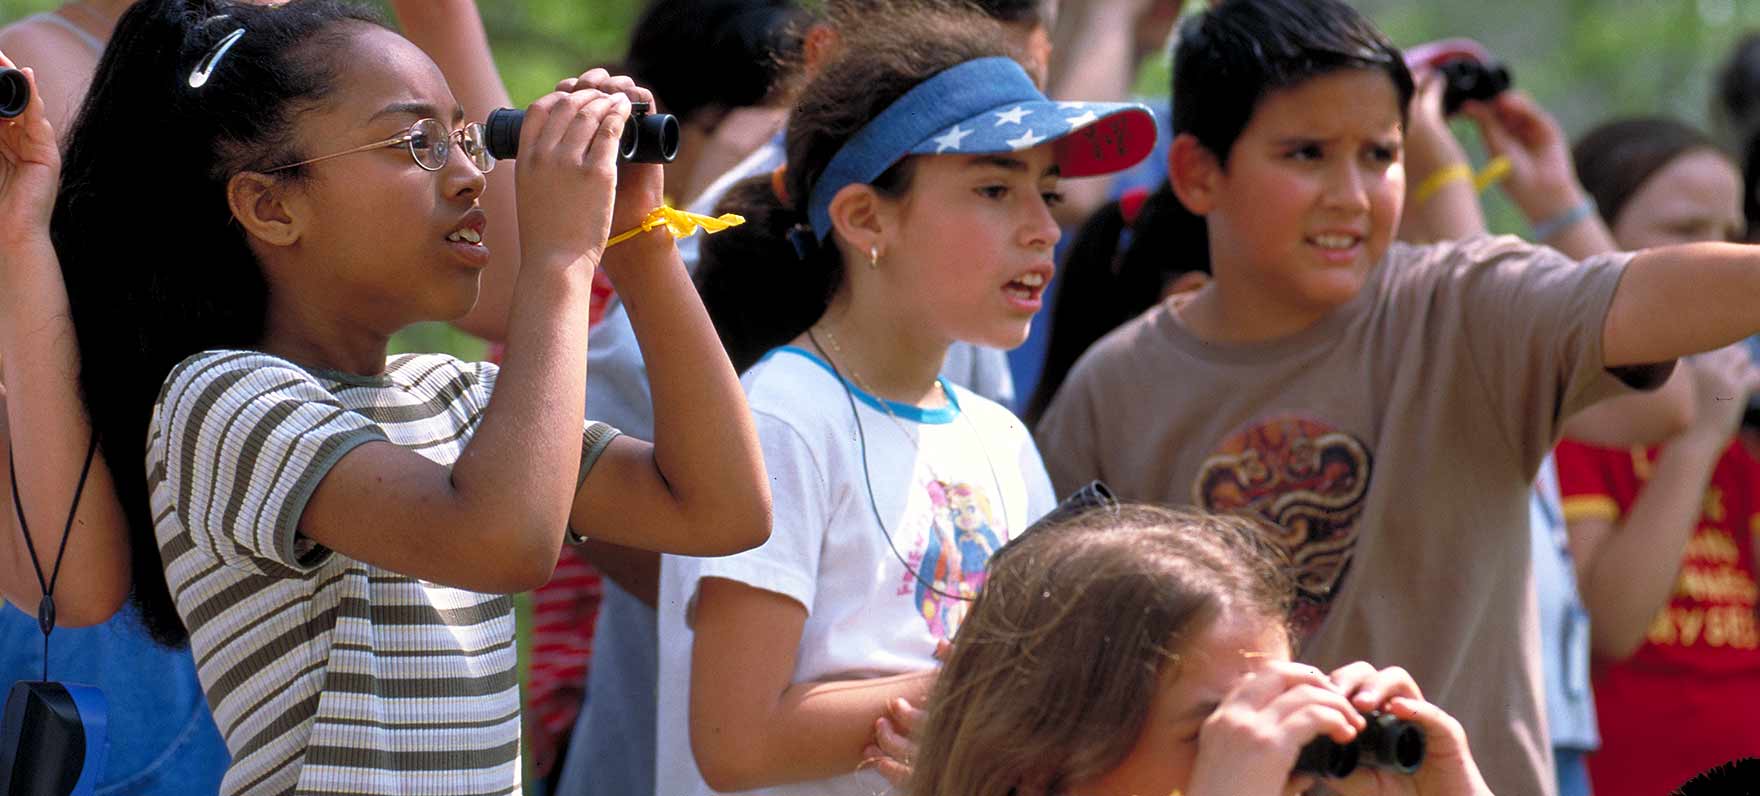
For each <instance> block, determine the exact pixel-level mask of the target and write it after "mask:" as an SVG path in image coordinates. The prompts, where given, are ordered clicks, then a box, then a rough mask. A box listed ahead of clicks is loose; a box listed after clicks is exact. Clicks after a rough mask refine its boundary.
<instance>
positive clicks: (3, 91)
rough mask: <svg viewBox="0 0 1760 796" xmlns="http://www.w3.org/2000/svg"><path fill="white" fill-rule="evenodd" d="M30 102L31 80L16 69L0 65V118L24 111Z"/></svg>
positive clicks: (11, 116) (8, 117) (6, 117)
mask: <svg viewBox="0 0 1760 796" xmlns="http://www.w3.org/2000/svg"><path fill="white" fill-rule="evenodd" d="M30 104H31V81H29V80H26V79H25V76H24V73H23V72H20V71H18V70H17V69H8V68H4V67H0V119H11V118H13V117H14V116H17V115H19V114H21V113H24V109H25V107H26V106H28V105H30Z"/></svg>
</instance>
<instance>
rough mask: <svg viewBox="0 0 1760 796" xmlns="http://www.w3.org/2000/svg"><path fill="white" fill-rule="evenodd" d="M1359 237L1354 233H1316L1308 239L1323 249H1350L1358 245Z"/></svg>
mask: <svg viewBox="0 0 1760 796" xmlns="http://www.w3.org/2000/svg"><path fill="white" fill-rule="evenodd" d="M1357 240H1358V238H1357V237H1356V236H1354V235H1316V236H1314V237H1312V238H1309V239H1308V242H1309V243H1312V244H1314V245H1315V246H1319V247H1320V248H1322V249H1341V250H1342V249H1349V248H1350V247H1352V246H1355V245H1357Z"/></svg>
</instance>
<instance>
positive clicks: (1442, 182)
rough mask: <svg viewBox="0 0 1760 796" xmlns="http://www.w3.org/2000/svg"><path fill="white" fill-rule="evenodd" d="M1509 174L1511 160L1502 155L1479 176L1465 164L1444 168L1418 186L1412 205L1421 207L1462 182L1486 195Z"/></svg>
mask: <svg viewBox="0 0 1760 796" xmlns="http://www.w3.org/2000/svg"><path fill="white" fill-rule="evenodd" d="M1509 172H1510V162H1509V158H1506V157H1504V156H1502V155H1498V156H1497V157H1494V158H1492V159H1491V160H1490V161H1489V162H1487V163H1486V164H1485V168H1483V169H1480V170H1479V173H1477V174H1474V173H1473V167H1472V166H1468V165H1467V164H1465V163H1456V164H1454V165H1452V166H1444V167H1442V168H1440V169H1437V170H1436V172H1435V173H1434V174H1431V175H1430V176H1429V177H1427V178H1425V180H1424V181H1423V182H1421V183H1419V184H1418V187H1417V189H1416V190H1414V191H1412V204H1415V205H1421V204H1423V203H1424V202H1426V201H1428V200H1429V199H1430V197H1432V196H1435V195H1436V194H1437V193H1439V192H1440V191H1441V190H1442V189H1443V188H1444V187H1445V186H1447V185H1449V184H1450V183H1454V182H1460V181H1471V182H1472V183H1473V188H1474V190H1477V191H1478V192H1479V193H1484V192H1485V191H1486V189H1489V188H1490V187H1491V186H1493V185H1496V184H1497V183H1499V182H1502V181H1503V179H1504V178H1505V177H1508V176H1509Z"/></svg>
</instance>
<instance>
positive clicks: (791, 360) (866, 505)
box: [655, 347, 1056, 796]
mask: <svg viewBox="0 0 1760 796" xmlns="http://www.w3.org/2000/svg"><path fill="white" fill-rule="evenodd" d="M846 376H847V374H846ZM742 381H743V382H744V385H745V389H746V395H747V399H748V401H749V402H750V404H751V408H752V414H753V416H754V418H755V420H756V423H757V428H758V438H759V441H760V443H761V444H762V446H763V450H764V466H765V467H766V468H767V469H768V470H769V473H770V490H771V496H772V499H773V501H774V512H773V513H774V516H775V524H774V528H773V530H772V531H771V535H770V540H769V541H768V542H766V543H765V544H764V545H763V546H761V547H759V548H757V549H755V550H751V551H747V552H745V553H741V554H739V555H733V556H727V557H724V558H688V557H676V556H666V557H664V559H663V563H662V564H661V577H660V603H659V619H660V688H659V700H658V701H659V706H658V707H659V722H658V724H659V726H658V728H657V736H658V737H657V741H658V747H659V748H658V753H657V756H656V759H655V775H656V780H655V781H656V785H657V787H656V792H657V793H664V794H706V793H713V791H711V790H710V789H709V788H708V786H707V785H706V784H704V783H703V780H702V778H701V776H700V774H699V773H698V771H697V766H696V760H695V758H694V757H693V756H692V754H691V747H690V732H689V724H688V720H689V719H688V713H687V711H688V706H689V699H690V675H691V672H690V665H691V664H690V649H691V641H692V633H691V629H690V626H689V607H690V606H691V605H692V603H693V601H694V599H695V597H696V592H697V584H698V582H699V581H701V580H702V579H703V578H726V579H728V580H733V581H738V582H740V583H744V584H747V585H750V586H754V587H756V588H760V589H764V590H766V591H771V592H775V593H777V594H781V595H783V596H785V597H788V598H789V599H792V600H794V601H796V602H798V603H800V604H801V605H802V606H804V607H806V609H807V621H806V625H805V627H803V629H802V631H801V641H800V647H799V649H798V650H797V653H796V663H795V672H794V678H793V681H794V682H797V683H798V682H806V681H812V680H853V679H865V678H872V677H883V676H887V675H892V674H899V673H904V672H911V671H918V670H922V669H928V668H931V667H933V666H935V665H936V663H935V659H934V653H935V645H936V642H937V641H939V640H941V639H951V638H952V637H953V635H954V632H955V631H957V630H958V627H959V622H960V620H961V619H963V618H964V616H965V609H966V606H967V605H968V603H967V602H966V601H964V600H958V599H952V598H951V597H947V596H943V595H942V594H939V593H937V592H941V593H945V594H948V595H963V596H968V597H969V596H973V595H976V594H977V591H978V589H979V588H980V587H982V586H983V582H984V565H985V563H986V562H987V561H988V560H989V557H990V554H991V553H993V552H994V551H995V550H996V548H998V547H1000V546H1001V545H1002V544H1003V543H1004V542H1007V541H1008V540H1009V539H1011V538H1013V537H1014V536H1015V535H1016V534H1018V533H1020V531H1021V530H1022V529H1024V528H1025V527H1026V526H1027V525H1028V524H1029V523H1030V522H1032V521H1033V520H1035V519H1037V518H1039V517H1040V516H1042V515H1044V514H1045V513H1046V512H1049V511H1050V510H1051V509H1052V507H1053V506H1055V505H1056V498H1055V496H1054V495H1053V493H1052V491H1051V479H1050V478H1049V477H1048V476H1047V475H1046V473H1045V464H1044V462H1043V461H1041V460H1040V458H1039V451H1038V449H1037V448H1036V447H1035V446H1034V444H1033V440H1032V437H1031V436H1030V435H1029V434H1028V433H1027V430H1026V427H1025V426H1023V425H1022V424H1021V422H1020V421H1019V420H1018V419H1016V418H1015V416H1014V415H1013V414H1011V413H1010V412H1009V411H1008V410H1007V409H1004V408H1003V407H1002V406H1001V405H999V404H996V403H994V402H992V401H989V400H986V399H984V398H981V397H979V396H977V395H975V394H973V393H971V392H970V391H967V390H966V389H964V388H962V387H957V386H954V385H952V384H950V383H948V382H947V381H945V380H943V381H942V388H943V389H944V390H946V391H947V396H948V405H947V406H946V407H944V408H940V409H920V408H918V407H914V406H909V405H905V404H898V403H893V402H883V401H882V400H880V399H878V398H876V397H874V396H871V395H869V394H868V393H866V392H864V391H862V390H861V389H860V388H858V387H856V386H855V385H854V384H853V383H850V382H848V381H847V380H846V381H844V382H842V383H840V382H839V380H838V378H837V376H835V375H834V374H833V372H832V370H831V368H830V367H829V366H828V365H827V364H826V363H825V361H824V360H822V359H819V358H818V357H817V356H815V355H813V354H811V353H809V352H807V351H805V350H803V349H800V348H794V347H786V348H780V349H777V350H776V351H773V352H771V353H770V354H769V355H768V356H766V357H765V358H764V360H762V361H760V362H759V363H758V364H757V365H754V366H753V367H752V368H751V369H750V370H749V371H747V372H746V374H745V377H744V378H743V379H742ZM852 404H853V405H854V411H853V412H852V411H851V405H852ZM887 408H890V409H891V415H890V416H889V415H888V413H887V411H886V409H887ZM858 423H859V428H858ZM907 434H908V436H907ZM864 439H865V441H866V449H867V450H866V454H867V455H866V465H867V466H866V470H867V472H866V474H864V472H863V446H862V442H861V441H862V440H864ZM870 485H871V486H872V498H873V501H872V504H870V502H869V488H870ZM876 513H878V515H879V520H880V521H877V520H876V516H875V515H876ZM881 521H883V524H884V528H882V522H881ZM906 562H908V567H907V565H906ZM886 789H887V785H886V782H885V780H883V779H881V778H880V777H879V776H878V775H876V774H874V772H872V771H863V772H859V773H856V772H852V773H851V774H849V775H846V776H841V777H836V778H833V779H829V780H821V781H817V782H803V783H796V784H793V785H786V786H782V787H775V788H767V789H764V790H762V791H757V792H758V793H763V794H768V795H770V796H783V795H784V794H807V793H812V794H833V795H836V794H850V795H851V796H872V794H876V793H883V792H885V791H886Z"/></svg>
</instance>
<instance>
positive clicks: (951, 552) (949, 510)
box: [916, 481, 1002, 639]
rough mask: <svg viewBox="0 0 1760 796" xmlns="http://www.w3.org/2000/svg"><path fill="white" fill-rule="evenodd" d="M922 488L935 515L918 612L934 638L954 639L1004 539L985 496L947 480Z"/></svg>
mask: <svg viewBox="0 0 1760 796" xmlns="http://www.w3.org/2000/svg"><path fill="white" fill-rule="evenodd" d="M924 487H925V488H926V489H928V490H929V502H930V504H931V505H932V506H934V507H935V511H934V513H933V515H932V519H931V521H930V527H929V531H930V533H929V541H928V549H927V550H925V551H924V552H923V557H922V562H923V564H922V569H921V570H919V572H921V573H922V575H923V577H922V578H919V579H918V580H917V595H916V596H917V609H918V610H919V611H921V612H922V614H923V620H924V621H926V622H928V623H929V633H930V634H932V635H934V636H935V637H936V638H939V639H951V638H953V634H954V633H955V632H957V631H958V630H959V623H960V620H962V619H964V618H965V615H966V608H967V607H968V601H969V600H971V599H972V598H974V597H976V596H978V590H979V589H981V588H983V587H984V565H985V564H987V563H989V561H990V554H991V553H992V552H995V550H996V548H997V547H1000V546H1001V544H1002V540H1000V539H998V538H997V537H996V532H995V531H994V530H992V529H991V527H990V523H991V517H990V500H989V498H987V497H985V496H984V494H983V493H982V492H979V491H978V490H976V489H973V488H972V487H971V485H969V484H948V483H947V482H945V481H930V482H928V483H927V484H925V485H924ZM925 580H927V581H929V582H931V583H933V584H934V586H935V589H934V590H931V589H930V588H929V584H928V583H925V582H924V581H925ZM937 591H939V592H942V593H945V594H951V595H957V596H958V597H961V598H964V599H954V598H953V597H945V596H942V594H939V593H937Z"/></svg>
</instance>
